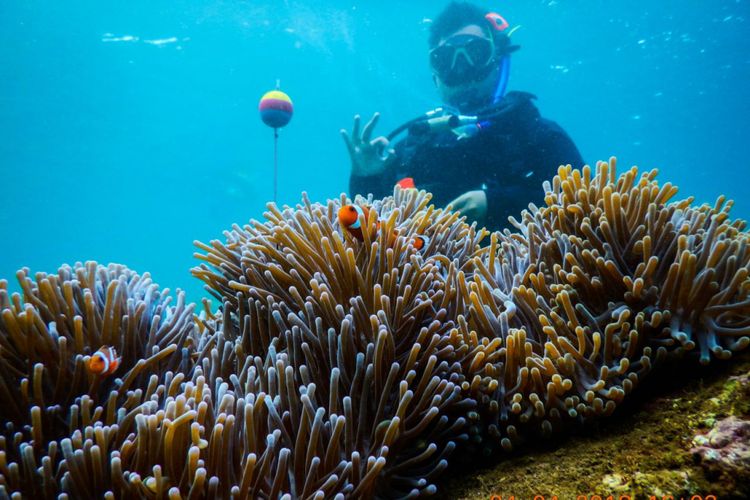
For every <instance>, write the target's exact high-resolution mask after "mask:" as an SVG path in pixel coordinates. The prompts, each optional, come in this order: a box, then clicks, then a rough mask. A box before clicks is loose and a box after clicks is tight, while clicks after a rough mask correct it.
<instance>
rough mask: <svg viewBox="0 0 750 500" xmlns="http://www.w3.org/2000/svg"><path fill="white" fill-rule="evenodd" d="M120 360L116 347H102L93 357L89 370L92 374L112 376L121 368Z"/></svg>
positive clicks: (88, 366) (90, 360) (89, 363)
mask: <svg viewBox="0 0 750 500" xmlns="http://www.w3.org/2000/svg"><path fill="white" fill-rule="evenodd" d="M120 359H121V358H118V357H117V351H115V348H114V347H109V346H106V345H104V346H101V347H100V348H99V350H98V351H96V352H95V353H94V354H92V355H91V357H90V358H89V362H88V365H87V368H88V369H89V371H90V372H91V373H95V374H96V375H101V376H102V377H106V376H107V375H112V374H113V373H114V372H115V370H117V368H118V367H119V366H120Z"/></svg>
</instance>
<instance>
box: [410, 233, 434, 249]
mask: <svg viewBox="0 0 750 500" xmlns="http://www.w3.org/2000/svg"><path fill="white" fill-rule="evenodd" d="M411 244H412V246H413V247H414V249H415V250H416V251H418V252H421V251H422V250H423V249H424V248H425V247H426V246H427V245H429V244H430V238H429V237H428V236H425V235H423V234H419V235H417V236H415V237H414V238H413V239H412V240H411Z"/></svg>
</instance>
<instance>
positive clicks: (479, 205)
mask: <svg viewBox="0 0 750 500" xmlns="http://www.w3.org/2000/svg"><path fill="white" fill-rule="evenodd" d="M448 209H451V210H455V211H457V212H461V215H465V216H466V217H467V218H468V219H469V222H477V223H478V224H479V225H483V224H484V221H485V218H486V217H487V193H485V192H484V191H483V190H481V189H477V190H476V191H468V192H466V193H464V194H462V195H461V196H459V197H458V198H456V199H455V200H453V201H452V202H450V203H449V204H448Z"/></svg>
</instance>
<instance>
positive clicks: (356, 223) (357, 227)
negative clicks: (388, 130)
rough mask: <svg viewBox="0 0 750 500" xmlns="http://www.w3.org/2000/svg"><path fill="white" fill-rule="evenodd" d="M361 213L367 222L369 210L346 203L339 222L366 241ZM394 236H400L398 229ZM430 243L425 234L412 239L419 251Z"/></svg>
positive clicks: (376, 224)
mask: <svg viewBox="0 0 750 500" xmlns="http://www.w3.org/2000/svg"><path fill="white" fill-rule="evenodd" d="M407 179H410V180H411V177H407ZM402 180H403V179H402ZM360 215H362V217H363V218H364V220H365V223H367V217H368V216H369V211H366V210H364V209H363V208H362V207H360V206H358V205H344V206H343V207H341V208H340V209H339V214H338V217H339V224H341V227H343V228H344V229H345V230H346V231H348V232H349V234H351V235H352V236H353V237H354V238H356V239H357V240H359V241H364V237H363V236H362V224H361V222H360V219H359V216H360ZM375 228H376V229H380V221H377V222H376V223H375ZM392 236H393V239H394V240H395V239H396V238H397V237H398V231H397V230H395V229H394V230H393V235H392ZM429 243H430V238H429V237H427V236H425V235H417V236H415V237H414V238H413V239H412V241H411V244H412V246H413V247H414V249H415V250H417V251H418V252H419V251H422V250H423V249H424V248H425V247H426V246H427V245H428V244H429Z"/></svg>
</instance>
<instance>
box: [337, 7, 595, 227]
mask: <svg viewBox="0 0 750 500" xmlns="http://www.w3.org/2000/svg"><path fill="white" fill-rule="evenodd" d="M512 32H513V30H511V29H509V25H508V23H507V22H506V21H505V19H503V17H502V16H500V15H499V14H496V13H494V12H493V13H486V12H485V11H483V10H482V9H480V8H479V7H477V6H475V5H472V4H470V3H466V2H460V3H459V2H453V3H451V4H449V5H448V6H447V7H446V8H445V9H444V10H443V11H442V12H441V13H440V15H439V16H438V17H437V18H436V19H435V21H434V22H433V23H432V25H431V26H430V35H429V41H428V45H429V49H430V50H429V58H430V67H431V69H432V72H433V80H434V82H435V85H436V87H437V89H438V91H439V93H440V95H441V97H442V99H443V102H444V103H445V106H444V107H441V108H437V109H435V110H432V111H430V112H428V113H426V114H425V115H423V116H420V117H417V118H415V119H413V120H410V121H409V122H407V123H405V124H404V125H402V126H400V127H398V128H397V129H396V130H394V131H393V132H391V133H390V134H388V135H387V136H381V137H376V138H374V139H372V132H373V129H374V127H375V125H376V124H377V121H378V118H379V114H378V113H375V115H374V116H373V117H372V119H371V120H370V121H369V122H368V123H367V124H366V125H365V126H364V127H363V128H362V129H361V133H360V117H359V116H358V115H357V116H355V117H354V127H353V129H352V133H351V136H350V135H349V134H348V133H347V131H346V130H341V135H342V136H343V138H344V142H345V143H346V145H347V148H348V150H349V154H350V156H351V161H352V171H351V177H350V179H349V190H350V194H351V195H352V196H354V195H355V194H367V193H372V194H373V195H374V196H376V197H382V196H386V195H388V194H391V193H392V192H393V188H394V185H395V184H399V185H401V186H402V187H416V188H417V189H424V190H426V191H429V192H431V193H432V195H433V199H432V201H433V203H435V204H436V205H437V206H446V205H450V206H451V207H452V208H453V209H454V210H457V211H459V212H461V214H462V215H465V216H467V218H468V220H469V222H470V223H471V222H472V221H476V222H477V223H478V224H479V225H484V226H486V227H487V228H489V229H501V228H503V227H507V225H508V222H507V221H508V217H509V216H511V215H513V216H516V218H518V216H519V215H520V213H521V210H523V209H524V208H527V207H528V204H529V203H530V202H537V201H541V199H542V197H543V194H544V193H543V191H542V182H543V181H545V180H551V179H552V178H553V177H554V175H555V174H556V173H557V168H558V166H559V165H561V164H572V165H573V166H576V167H581V166H582V165H583V159H582V158H581V154H580V153H579V152H578V149H577V148H576V146H575V144H574V143H573V141H572V140H571V139H570V137H569V136H568V135H567V134H566V133H565V131H564V130H563V129H562V128H561V127H560V126H559V125H557V124H556V123H555V122H553V121H550V120H547V119H544V118H542V117H541V115H540V114H539V111H538V110H537V108H536V106H534V103H533V102H532V100H533V99H535V97H534V96H533V95H532V94H529V93H527V92H508V93H507V94H506V92H505V90H506V86H507V83H508V76H509V71H510V55H511V53H512V52H514V51H516V50H518V48H519V47H518V46H517V45H512V44H511V40H510V35H511V34H512ZM403 134H406V136H405V137H404V138H403V139H401V140H396V139H397V137H399V136H400V135H403Z"/></svg>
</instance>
